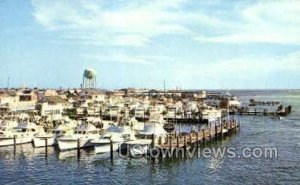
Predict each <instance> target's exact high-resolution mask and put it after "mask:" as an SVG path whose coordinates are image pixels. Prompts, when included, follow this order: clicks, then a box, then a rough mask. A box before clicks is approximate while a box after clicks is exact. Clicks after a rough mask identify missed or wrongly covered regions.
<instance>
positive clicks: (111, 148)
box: [109, 138, 114, 161]
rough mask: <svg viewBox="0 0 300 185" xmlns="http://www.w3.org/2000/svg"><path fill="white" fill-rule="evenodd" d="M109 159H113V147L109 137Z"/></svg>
mask: <svg viewBox="0 0 300 185" xmlns="http://www.w3.org/2000/svg"><path fill="white" fill-rule="evenodd" d="M109 140H110V160H111V161H113V160H114V149H113V141H112V139H111V138H110V139H109Z"/></svg>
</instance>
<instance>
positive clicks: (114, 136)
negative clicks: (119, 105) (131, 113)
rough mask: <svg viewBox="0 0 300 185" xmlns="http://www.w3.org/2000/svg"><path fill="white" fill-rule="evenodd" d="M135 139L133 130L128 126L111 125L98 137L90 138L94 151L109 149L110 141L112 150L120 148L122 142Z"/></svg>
mask: <svg viewBox="0 0 300 185" xmlns="http://www.w3.org/2000/svg"><path fill="white" fill-rule="evenodd" d="M135 139H136V138H135V132H134V131H133V130H131V128H130V127H129V126H123V127H119V126H111V127H109V128H108V129H107V132H106V133H105V134H103V135H101V136H100V138H99V139H95V140H92V143H93V145H94V149H95V153H106V152H110V150H111V148H110V142H112V146H113V151H117V150H118V149H121V148H120V147H121V145H122V144H123V143H124V142H126V141H133V140H135Z"/></svg>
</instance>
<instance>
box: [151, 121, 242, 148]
mask: <svg viewBox="0 0 300 185" xmlns="http://www.w3.org/2000/svg"><path fill="white" fill-rule="evenodd" d="M239 128H240V124H239V122H238V121H236V120H232V121H225V122H222V123H221V124H220V125H215V126H214V127H208V128H206V129H201V130H200V131H198V132H191V133H188V134H184V135H176V134H171V135H170V136H169V137H168V140H167V142H166V143H162V144H160V145H158V146H155V147H156V148H159V149H161V150H172V149H175V148H189V147H191V146H199V145H200V144H201V143H202V144H206V142H211V141H213V140H218V139H223V138H224V137H226V136H228V135H231V134H232V133H236V131H237V130H239Z"/></svg>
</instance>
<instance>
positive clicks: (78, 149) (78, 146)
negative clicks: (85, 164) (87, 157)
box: [77, 138, 80, 161]
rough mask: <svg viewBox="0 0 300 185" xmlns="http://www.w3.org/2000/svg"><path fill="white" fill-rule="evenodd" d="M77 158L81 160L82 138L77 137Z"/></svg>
mask: <svg viewBox="0 0 300 185" xmlns="http://www.w3.org/2000/svg"><path fill="white" fill-rule="evenodd" d="M77 160H78V161H79V160H80V139H79V138H78V139H77Z"/></svg>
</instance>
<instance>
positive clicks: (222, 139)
mask: <svg viewBox="0 0 300 185" xmlns="http://www.w3.org/2000/svg"><path fill="white" fill-rule="evenodd" d="M221 140H223V123H222V122H221Z"/></svg>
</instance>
